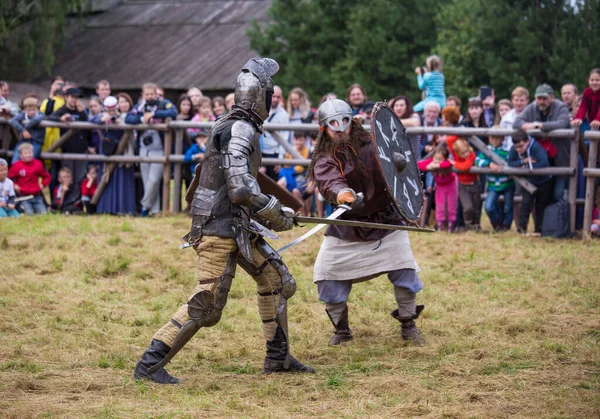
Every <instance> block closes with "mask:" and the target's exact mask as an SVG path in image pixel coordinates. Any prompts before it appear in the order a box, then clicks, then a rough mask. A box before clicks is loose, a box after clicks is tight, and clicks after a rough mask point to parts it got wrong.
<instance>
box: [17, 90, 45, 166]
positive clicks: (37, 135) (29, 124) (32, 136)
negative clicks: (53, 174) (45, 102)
mask: <svg viewBox="0 0 600 419" xmlns="http://www.w3.org/2000/svg"><path fill="white" fill-rule="evenodd" d="M22 105H23V111H22V112H19V113H18V114H17V115H15V116H14V117H13V118H12V119H11V120H10V125H11V126H12V127H13V128H14V129H15V130H16V131H17V132H18V133H19V142H18V143H17V146H16V147H15V154H14V155H13V158H12V164H14V163H15V162H16V161H17V160H19V158H20V154H19V147H20V145H21V144H24V143H29V144H31V145H32V146H33V158H34V159H37V158H38V157H39V156H40V153H41V152H42V147H43V145H44V139H45V137H46V129H45V128H42V127H40V122H42V121H43V120H44V114H43V113H41V112H40V107H39V101H38V98H37V97H36V96H34V95H27V96H25V98H24V99H23V104H22Z"/></svg>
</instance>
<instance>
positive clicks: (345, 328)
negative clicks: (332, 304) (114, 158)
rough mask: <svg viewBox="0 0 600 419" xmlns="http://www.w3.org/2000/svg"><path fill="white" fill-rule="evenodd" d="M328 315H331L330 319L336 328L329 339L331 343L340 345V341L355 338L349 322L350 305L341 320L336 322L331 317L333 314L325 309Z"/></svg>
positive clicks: (348, 340)
mask: <svg viewBox="0 0 600 419" xmlns="http://www.w3.org/2000/svg"><path fill="white" fill-rule="evenodd" d="M325 312H326V313H327V315H328V316H329V320H331V324H333V327H334V328H335V331H334V335H333V336H332V337H331V339H329V344H330V345H332V346H335V345H339V344H340V343H344V342H350V341H351V340H353V339H354V337H353V336H352V330H350V325H349V323H348V307H346V308H345V309H344V312H343V313H342V316H341V317H340V320H339V321H338V323H337V324H336V323H335V322H334V321H333V318H332V317H331V314H330V313H329V311H328V310H325Z"/></svg>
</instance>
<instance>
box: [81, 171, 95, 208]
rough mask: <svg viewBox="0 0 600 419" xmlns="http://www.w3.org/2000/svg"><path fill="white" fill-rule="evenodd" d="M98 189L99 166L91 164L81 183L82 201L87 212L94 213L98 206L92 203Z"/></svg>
mask: <svg viewBox="0 0 600 419" xmlns="http://www.w3.org/2000/svg"><path fill="white" fill-rule="evenodd" d="M96 189H98V166H96V165H95V164H90V165H89V166H88V168H87V173H86V175H85V179H84V180H83V182H82V183H81V203H82V204H83V207H84V208H85V212H86V213H87V214H94V213H95V212H96V206H95V205H93V204H92V202H91V201H92V198H93V197H94V194H95V193H96Z"/></svg>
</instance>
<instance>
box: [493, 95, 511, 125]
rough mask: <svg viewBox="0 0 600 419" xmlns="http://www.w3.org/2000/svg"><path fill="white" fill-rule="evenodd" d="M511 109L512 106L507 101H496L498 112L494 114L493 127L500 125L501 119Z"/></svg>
mask: <svg viewBox="0 0 600 419" xmlns="http://www.w3.org/2000/svg"><path fill="white" fill-rule="evenodd" d="M512 108H513V104H512V102H511V101H510V100H509V99H500V100H499V101H498V112H496V119H495V121H494V125H498V126H499V125H500V121H501V120H502V117H503V116H504V115H506V114H507V113H508V112H510V110H511V109H512Z"/></svg>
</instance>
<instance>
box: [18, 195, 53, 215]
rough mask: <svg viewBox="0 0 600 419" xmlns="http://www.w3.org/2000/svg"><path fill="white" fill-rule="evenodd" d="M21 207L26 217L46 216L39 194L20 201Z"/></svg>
mask: <svg viewBox="0 0 600 419" xmlns="http://www.w3.org/2000/svg"><path fill="white" fill-rule="evenodd" d="M21 205H23V211H25V214H26V215H33V214H46V213H47V212H48V211H47V210H46V204H45V203H44V197H42V194H41V193H39V194H37V195H34V196H33V198H31V199H27V200H25V201H21Z"/></svg>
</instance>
